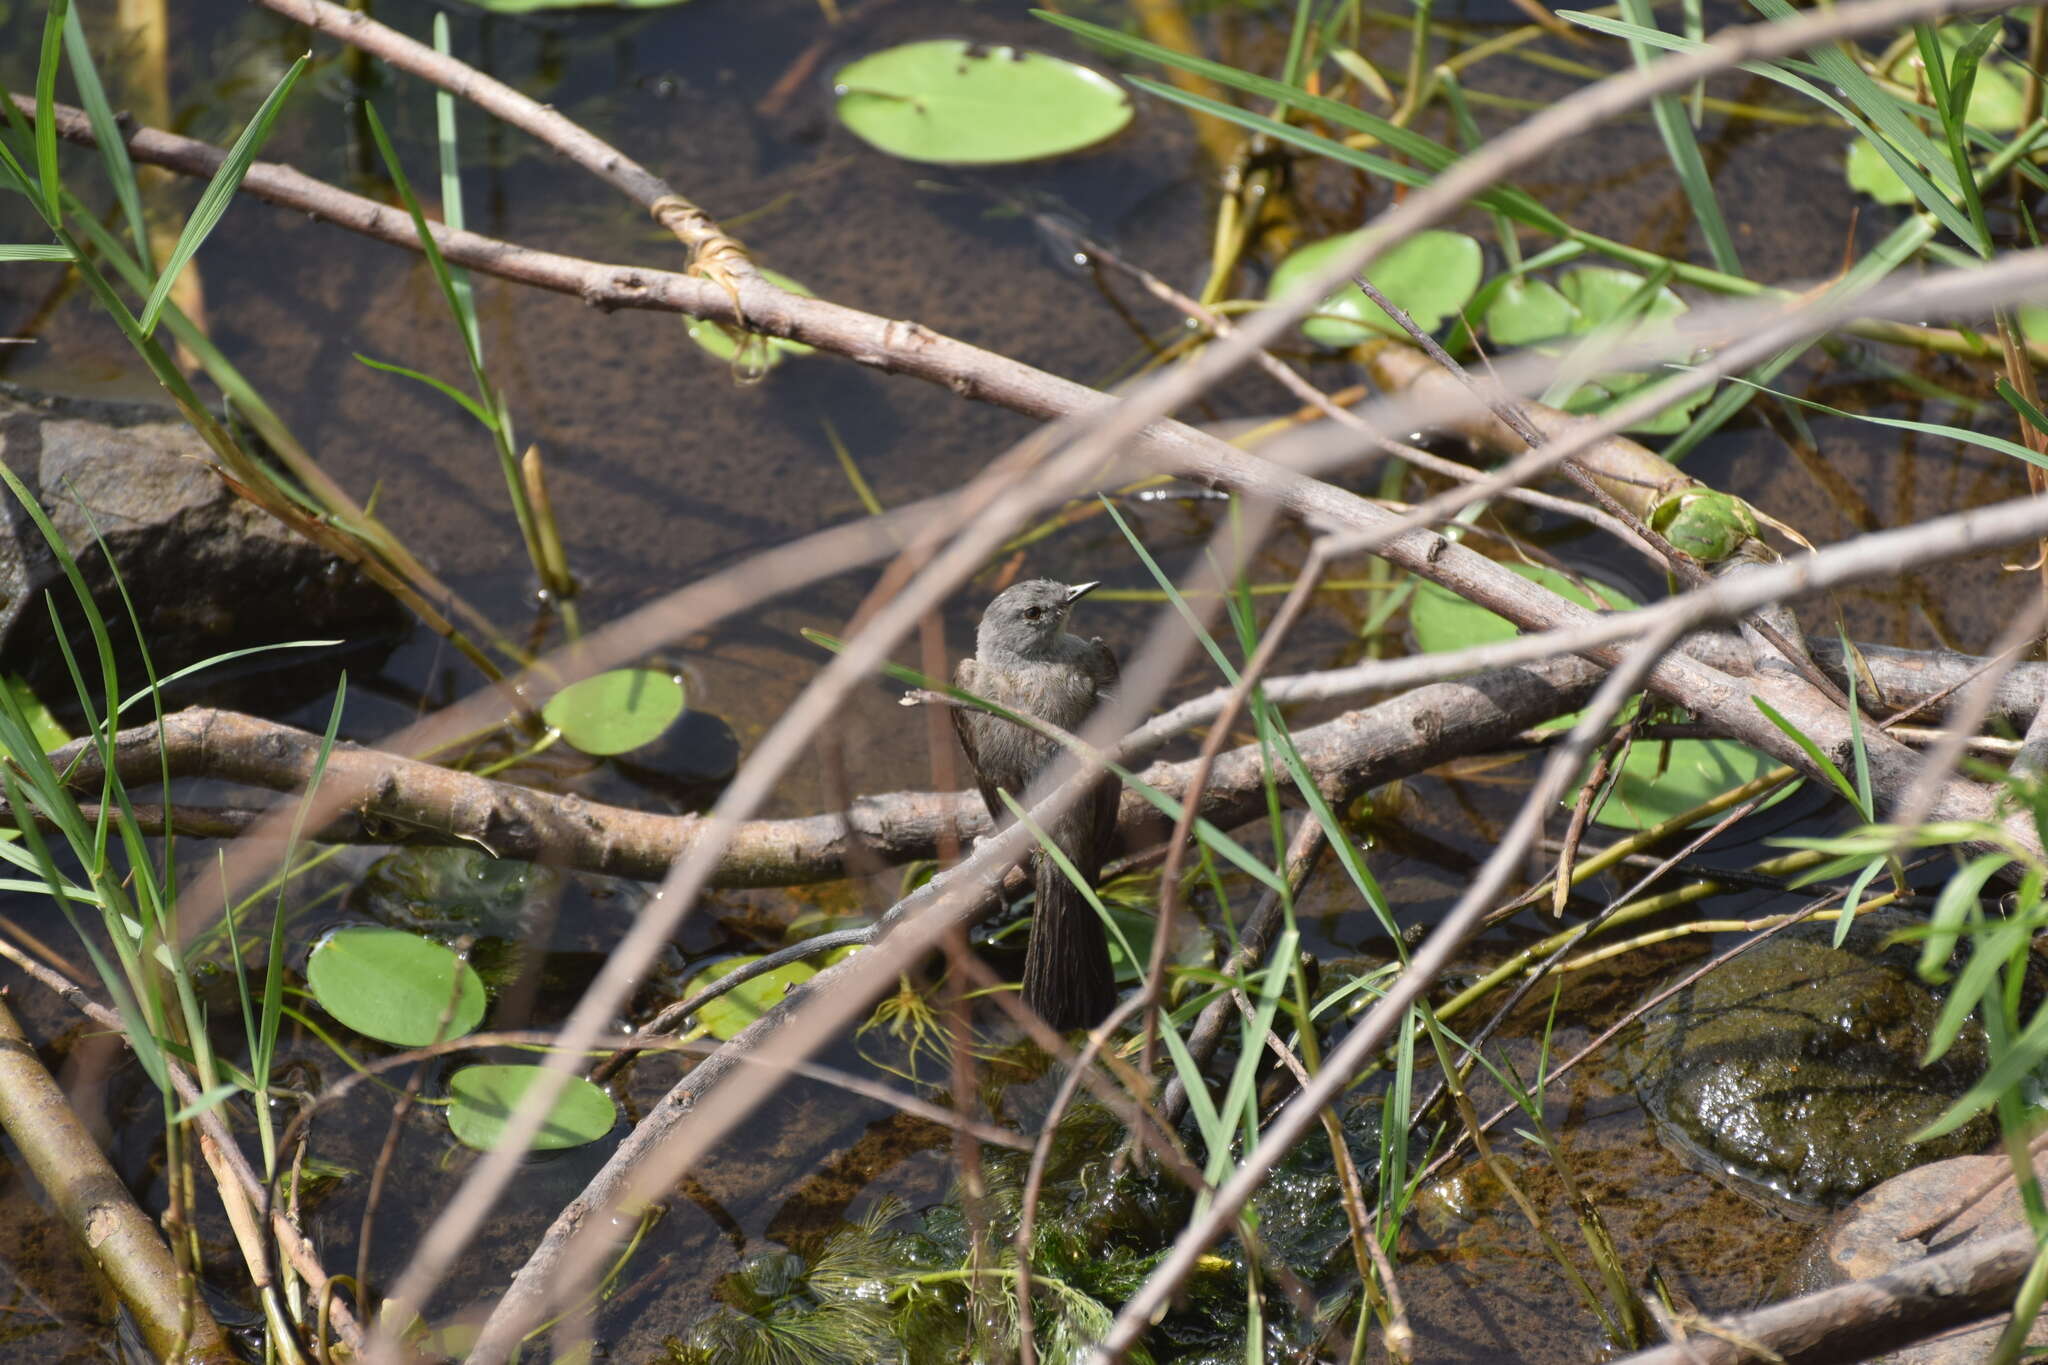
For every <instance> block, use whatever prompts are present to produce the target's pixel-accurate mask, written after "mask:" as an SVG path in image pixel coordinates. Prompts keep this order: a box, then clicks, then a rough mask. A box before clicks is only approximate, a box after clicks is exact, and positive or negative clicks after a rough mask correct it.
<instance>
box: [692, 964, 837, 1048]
mask: <svg viewBox="0 0 2048 1365" xmlns="http://www.w3.org/2000/svg"><path fill="white" fill-rule="evenodd" d="M760 960H761V958H760V955H759V954H755V955H753V956H750V957H729V958H727V959H725V960H724V961H723V962H720V963H718V964H717V965H716V966H713V967H709V968H706V969H705V970H704V971H701V972H699V973H698V974H697V975H696V976H695V977H692V978H691V980H690V984H689V986H688V987H687V988H685V990H684V991H683V997H684V999H688V998H689V997H690V996H692V995H695V994H696V993H697V992H698V991H701V990H703V989H704V988H705V987H706V986H708V985H710V984H711V983H712V982H714V981H716V980H718V979H719V978H720V977H722V976H724V975H725V974H726V973H727V972H730V971H733V970H734V969H736V968H739V967H744V966H746V965H747V964H748V963H749V962H759V961H760ZM817 974H818V969H817V968H816V967H813V966H811V965H810V964H809V963H808V962H785V963H784V964H782V965H781V966H780V967H777V968H776V969H775V970H774V971H772V972H764V973H762V974H761V975H760V976H757V977H755V978H754V979H753V980H752V981H749V982H747V983H746V984H745V985H742V986H739V987H736V988H734V989H733V990H729V991H727V992H726V993H725V994H724V995H721V996H719V997H718V998H717V999H716V1000H713V1001H711V1002H710V1003H709V1004H707V1005H705V1006H704V1008H703V1009H700V1010H698V1011H697V1022H698V1023H699V1024H700V1025H702V1026H703V1028H704V1031H705V1032H706V1033H708V1034H710V1035H711V1036H712V1037H714V1038H720V1039H724V1038H731V1037H733V1036H734V1035H735V1034H737V1033H739V1032H740V1030H742V1029H744V1028H745V1027H746V1026H747V1025H749V1024H751V1023H753V1022H754V1021H755V1020H756V1019H759V1018H760V1017H761V1016H762V1015H764V1014H766V1013H767V1012H768V1011H769V1010H771V1009H773V1008H774V1007H775V1006H776V1004H777V1003H778V1002H780V1001H781V999H782V997H783V996H784V995H787V994H788V993H789V988H790V987H791V986H795V985H798V984H800V983H802V982H805V981H809V980H810V979H811V978H812V977H814V976H816V975H817Z"/></svg>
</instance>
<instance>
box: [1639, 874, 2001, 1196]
mask: <svg viewBox="0 0 2048 1365" xmlns="http://www.w3.org/2000/svg"><path fill="white" fill-rule="evenodd" d="M1875 918H1876V919H1877V920H1878V921H1879V923H1878V924H1876V925H1875V926H1872V925H1870V924H1868V923H1867V922H1863V921H1859V923H1858V925H1857V927H1856V928H1855V929H1854V930H1853V931H1851V933H1850V936H1849V939H1848V941H1847V942H1846V943H1845V944H1844V945H1843V946H1842V948H1840V949H1837V948H1834V947H1831V946H1830V939H1831V937H1832V934H1833V926H1832V925H1830V924H1816V925H1812V926H1806V925H1800V926H1796V927H1794V928H1792V929H1788V930H1786V931H1785V932H1784V933H1782V934H1779V935H1778V936H1776V937H1775V938H1771V939H1768V940H1766V941H1765V942H1763V943H1761V944H1759V945H1758V946H1757V947H1755V948H1752V949H1750V950H1749V951H1748V952H1747V953H1744V954H1743V955H1742V956H1741V957H1738V958H1736V959H1735V960H1734V961H1732V962H1730V963H1728V964H1726V965H1725V966H1722V967H1720V968H1717V969H1716V970H1714V971H1713V972H1711V973H1709V974H1708V975H1707V976H1706V977H1705V979H1703V980H1701V981H1700V982H1698V983H1697V984H1695V985H1693V986H1691V987H1688V988H1687V989H1686V990H1684V991H1682V992H1680V993H1679V994H1678V995H1675V996H1673V997H1672V998H1671V999H1670V1000H1668V1001H1666V1002H1665V1003H1664V1004H1663V1005H1661V1006H1659V1007H1658V1008H1657V1009H1656V1010H1655V1011H1653V1012H1652V1013H1651V1015H1650V1016H1649V1017H1648V1018H1647V1019H1645V1021H1644V1026H1643V1030H1642V1032H1641V1034H1640V1035H1638V1036H1637V1037H1636V1038H1635V1039H1634V1040H1633V1041H1631V1043H1630V1044H1629V1045H1628V1047H1627V1048H1626V1049H1625V1050H1624V1054H1623V1056H1624V1060H1625V1062H1626V1065H1627V1066H1628V1069H1629V1072H1630V1075H1631V1078H1632V1080H1633V1081H1634V1083H1635V1087H1636V1093H1637V1095H1638V1097H1639V1098H1641V1100H1642V1101H1643V1104H1644V1106H1645V1107H1646V1108H1647V1109H1648V1110H1649V1111H1650V1113H1651V1115H1652V1116H1653V1117H1654V1118H1655V1119H1656V1120H1657V1122H1658V1126H1659V1128H1660V1130H1661V1131H1662V1132H1663V1133H1664V1134H1665V1135H1666V1136H1667V1137H1670V1138H1672V1139H1673V1140H1674V1141H1675V1142H1676V1143H1677V1144H1678V1145H1679V1146H1680V1147H1682V1148H1683V1149H1685V1150H1686V1151H1687V1153H1688V1154H1689V1155H1691V1156H1693V1157H1695V1158H1697V1159H1699V1160H1701V1161H1702V1162H1704V1163H1706V1164H1708V1165H1709V1166H1710V1167H1712V1168H1714V1169H1717V1170H1719V1171H1721V1172H1723V1173H1725V1174H1727V1175H1729V1176H1731V1177H1733V1178H1734V1179H1735V1180H1736V1182H1737V1183H1738V1184H1739V1185H1747V1186H1750V1187H1762V1188H1763V1189H1764V1190H1768V1191H1772V1192H1775V1193H1777V1194H1779V1195H1783V1196H1785V1197H1788V1198H1790V1199H1793V1200H1796V1201H1799V1202H1801V1203H1805V1204H1810V1205H1820V1206H1823V1207H1830V1208H1832V1207H1835V1206H1837V1205H1840V1204H1843V1203H1845V1202H1847V1201H1848V1200H1850V1199H1853V1198H1855V1197H1856V1196H1857V1195H1858V1194H1860V1193H1862V1192H1863V1191H1864V1190H1866V1189H1868V1188H1870V1187H1871V1186H1872V1185H1875V1184H1876V1183H1877V1182H1879V1181H1880V1180H1885V1179H1887V1178H1889V1177H1891V1176H1894V1175H1897V1174H1898V1173H1899V1172H1901V1171H1904V1170H1907V1169H1909V1168H1911V1167H1913V1166H1917V1165H1920V1164H1922V1163H1924V1162H1929V1161H1935V1160H1939V1159H1941V1158H1943V1157H1950V1156H1957V1155H1961V1154H1963V1153H1965V1152H1974V1151H1977V1150H1979V1149H1980V1148H1982V1147H1983V1146H1984V1144H1985V1142H1987V1141H1988V1140H1989V1139H1990V1137H1991V1135H1992V1132H1993V1128H1992V1125H1991V1123H1990V1120H1989V1119H1988V1118H1986V1117H1984V1116H1981V1115H1980V1116H1979V1117H1978V1118H1977V1119H1976V1120H1974V1121H1972V1122H1971V1123H1968V1124H1965V1125H1963V1126H1962V1127H1961V1128H1959V1129H1957V1130H1955V1131H1954V1132H1951V1133H1949V1134H1947V1135H1945V1136H1943V1137H1941V1138H1937V1139H1935V1140H1934V1141H1931V1142H1926V1143H1919V1144H1913V1143H1908V1142H1907V1141H1906V1139H1907V1137H1909V1136H1910V1135H1911V1134H1913V1133H1914V1132H1917V1131H1918V1130H1919V1129H1920V1128H1922V1127H1924V1126H1926V1125H1927V1124H1929V1123H1931V1122H1933V1121H1934V1120H1935V1119H1937V1118H1939V1117H1940V1116H1941V1115H1942V1114H1943V1113H1944V1112H1946V1110H1947V1109H1948V1107H1949V1105H1950V1103H1951V1102H1953V1101H1954V1100H1955V1099H1956V1097H1958V1096H1960V1095H1961V1094H1962V1093H1963V1092H1964V1091H1965V1090H1967V1089H1968V1088H1969V1087H1970V1085H1971V1083H1972V1082H1974V1081H1975V1080H1976V1079H1977V1077H1978V1076H1979V1075H1981V1074H1982V1073H1983V1070H1984V1065H1985V1058H1984V1040H1983V1034H1982V1032H1981V1031H1980V1030H1979V1029H1978V1026H1977V1025H1976V1023H1975V1022H1974V1021H1973V1022H1972V1023H1970V1024H1969V1025H1967V1026H1966V1027H1965V1028H1964V1030H1963V1034H1962V1036H1961V1037H1960V1038H1959V1039H1958V1040H1957V1041H1956V1043H1955V1045H1954V1046H1953V1047H1951V1048H1950V1049H1949V1051H1948V1053H1947V1054H1946V1055H1945V1056H1943V1057H1942V1059H1941V1060H1940V1061H1938V1062H1936V1063H1935V1064H1934V1065H1933V1066H1930V1067H1926V1068H1924V1069H1923V1068H1922V1067H1921V1066H1920V1065H1919V1060H1920V1057H1921V1056H1922V1055H1923V1053H1924V1051H1925V1049H1926V1046H1927V1039H1928V1035H1929V1032H1930V1030H1931V1029H1932V1028H1933V1026H1934V1022H1935V1019H1936V1017H1937V1016H1938V1015H1939V1013H1940V1010H1941V999H1940V997H1939V995H1938V994H1937V993H1936V992H1935V991H1933V990H1931V989H1930V988H1929V987H1928V986H1927V985H1926V984H1925V983H1923V982H1922V981H1921V980H1920V979H1919V978H1918V977H1917V976H1916V975H1915V974H1914V971H1913V961H1914V949H1913V948H1912V947H1910V946H1894V947H1889V948H1880V946H1879V945H1880V944H1881V943H1882V941H1883V938H1884V936H1885V935H1886V934H1887V933H1889V932H1891V931H1893V930H1895V929H1897V928H1899V927H1900V926H1902V925H1904V924H1907V923H1910V922H1912V921H1910V920H1909V919H1908V918H1907V917H1905V916H1894V915H1880V916H1876V917H1875Z"/></svg>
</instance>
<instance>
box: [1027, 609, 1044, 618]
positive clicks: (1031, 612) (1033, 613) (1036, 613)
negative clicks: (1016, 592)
mask: <svg viewBox="0 0 2048 1365" xmlns="http://www.w3.org/2000/svg"><path fill="white" fill-rule="evenodd" d="M1043 615H1045V608H1043V607H1026V608H1024V619H1025V620H1027V621H1036V620H1037V619H1038V618H1039V617H1041V616H1043Z"/></svg>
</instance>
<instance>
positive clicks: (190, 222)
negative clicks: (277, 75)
mask: <svg viewBox="0 0 2048 1365" xmlns="http://www.w3.org/2000/svg"><path fill="white" fill-rule="evenodd" d="M311 55H312V54H310V53H306V54H302V55H301V56H300V57H299V59H298V60H297V61H295V62H293V63H292V65H291V69H290V70H289V71H286V72H285V73H284V78H283V79H282V80H280V81H278V83H277V84H276V85H275V86H273V87H272V88H271V91H270V94H269V95H267V96H265V97H264V100H263V103H262V104H261V105H260V106H259V107H258V108H257V110H256V116H255V117H254V118H252V119H250V120H249V122H248V124H247V126H245V127H244V128H243V129H242V135H241V136H240V137H238V138H236V139H235V145H234V146H232V147H230V148H229V149H228V155H227V160H225V161H223V162H221V164H220V169H219V170H217V171H215V172H214V173H213V179H212V180H210V181H209V182H207V186H206V191H205V193H203V194H201V195H200V196H199V204H198V206H197V207H196V208H194V209H193V210H192V216H191V217H190V218H188V219H186V220H185V230H184V231H183V232H181V233H179V234H178V244H177V245H176V246H175V247H173V248H172V249H171V255H170V259H169V260H167V261H165V262H164V268H163V273H162V274H160V275H158V276H157V279H156V287H155V288H154V289H152V290H150V292H149V300H148V302H146V303H145V304H143V306H142V317H141V319H140V320H139V325H140V327H141V329H142V334H143V335H144V336H148V335H150V334H151V333H152V332H154V331H155V330H156V321H157V318H158V317H159V316H160V315H161V314H162V313H163V310H164V303H165V302H166V301H167V300H168V299H169V298H170V296H171V287H172V286H173V285H175V284H176V283H177V282H178V276H179V275H181V274H183V273H184V270H185V266H186V265H187V264H188V263H190V261H191V260H192V257H193V256H194V255H195V254H196V253H197V252H198V250H199V248H200V247H201V246H202V245H203V244H204V243H205V241H206V239H207V237H208V236H210V235H211V234H212V232H213V229H214V228H215V226H217V225H218V224H219V222H220V220H221V215H223V214H225V213H226V212H227V211H228V204H229V203H230V202H231V201H232V200H233V199H234V197H235V191H236V190H237V189H239V188H241V184H242V178H243V177H244V176H246V175H248V174H249V166H250V164H251V163H253V162H254V161H255V160H256V153H258V152H260V151H261V150H263V144H264V142H265V141H267V140H268V139H269V137H270V130H271V128H272V127H274V126H275V125H276V123H277V117H278V115H279V114H280V113H282V112H283V110H284V102H285V98H286V97H287V96H288V95H290V94H291V92H292V87H293V86H294V85H297V84H298V81H299V74H300V73H301V72H303V71H304V70H305V69H306V62H307V59H308V58H309V57H310V56H311Z"/></svg>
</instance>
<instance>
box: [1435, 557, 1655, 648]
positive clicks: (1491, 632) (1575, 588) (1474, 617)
mask: <svg viewBox="0 0 2048 1365" xmlns="http://www.w3.org/2000/svg"><path fill="white" fill-rule="evenodd" d="M1504 567H1506V568H1508V569H1510V570H1512V571H1513V572H1515V573H1518V574H1520V575H1521V576H1522V577H1524V578H1526V579H1528V580H1530V581H1531V582H1533V583H1538V584H1541V585H1542V586H1543V587H1546V588H1548V589H1550V590H1551V591H1552V592H1554V593H1556V594H1557V595H1558V596H1559V597H1562V598H1564V599H1566V600H1567V601H1571V602H1576V603H1578V604H1579V605H1580V606H1582V607H1592V608H1593V609H1594V610H1596V611H1603V610H1607V609H1610V608H1611V609H1613V610H1616V611H1627V610H1629V609H1630V608H1632V607H1634V606H1636V605H1637V603H1636V602H1635V601H1634V599H1632V598H1630V597H1629V596H1628V594H1626V593H1624V592H1622V591H1620V590H1619V589H1617V588H1612V587H1609V586H1608V585H1607V584H1605V583H1589V585H1588V586H1590V587H1592V588H1593V589H1594V590H1595V591H1596V592H1598V593H1599V601H1598V602H1595V601H1594V599H1593V598H1592V597H1590V596H1588V595H1587V594H1586V592H1585V590H1584V589H1582V588H1580V587H1579V585H1578V584H1577V583H1574V582H1573V581H1572V580H1571V579H1570V578H1568V577H1566V576H1565V575H1564V574H1561V573H1559V572H1558V571H1557V570H1555V569H1547V568H1543V567H1541V566H1539V565H1535V564H1508V565H1505V566H1504ZM1408 627H1409V629H1410V630H1412V631H1413V632H1414V633H1415V646H1416V648H1418V649H1420V650H1421V651H1422V652H1423V653H1425V654H1443V653H1447V652H1448V651H1450V650H1453V649H1469V648H1470V647H1472V646H1473V645H1490V644H1494V643H1496V642H1498V641H1501V640H1512V639H1514V638H1515V636H1516V634H1517V633H1518V632H1517V631H1516V629H1515V624H1514V622H1512V621H1510V620H1508V619H1507V618H1506V617H1505V616H1498V615H1495V614H1494V613H1493V612H1490V611H1488V610H1487V609H1486V608H1485V607H1482V606H1480V605H1479V604H1478V603H1476V602H1468V601H1466V600H1465V599H1464V598H1462V597H1460V596H1458V594H1456V593H1454V592H1452V591H1451V590H1450V589H1449V588H1444V587H1439V586H1437V585H1436V584H1435V583H1428V582H1424V583H1421V584H1418V585H1417V586H1416V589H1415V601H1414V603H1413V604H1412V605H1411V606H1410V607H1409V608H1408Z"/></svg>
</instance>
